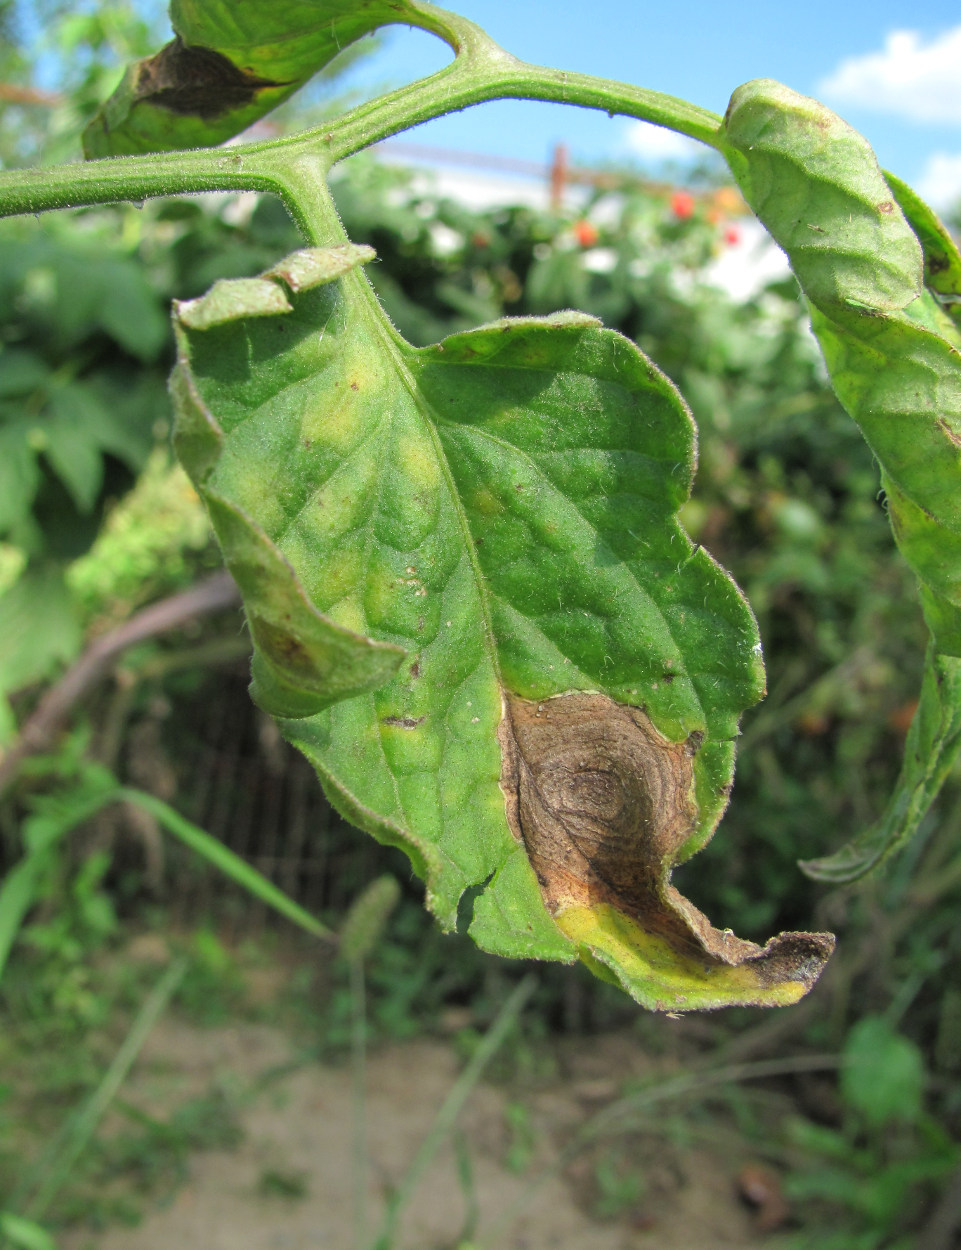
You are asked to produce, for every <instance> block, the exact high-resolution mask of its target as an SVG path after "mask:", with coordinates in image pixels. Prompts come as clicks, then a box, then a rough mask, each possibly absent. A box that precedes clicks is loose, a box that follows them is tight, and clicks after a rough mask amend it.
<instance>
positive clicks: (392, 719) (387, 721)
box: [380, 716, 427, 729]
mask: <svg viewBox="0 0 961 1250" xmlns="http://www.w3.org/2000/svg"><path fill="white" fill-rule="evenodd" d="M426 719H427V717H426V716H383V717H381V721H380V723H381V724H382V725H395V726H396V727H397V728H398V729H416V728H417V726H418V725H423V723H424V721H425V720H426Z"/></svg>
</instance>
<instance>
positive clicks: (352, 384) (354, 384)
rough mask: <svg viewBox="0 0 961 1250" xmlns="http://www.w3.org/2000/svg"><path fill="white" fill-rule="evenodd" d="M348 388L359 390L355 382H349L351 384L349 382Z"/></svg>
mask: <svg viewBox="0 0 961 1250" xmlns="http://www.w3.org/2000/svg"><path fill="white" fill-rule="evenodd" d="M350 389H351V390H352V391H359V390H360V387H359V386H358V385H357V383H356V382H351V384H350Z"/></svg>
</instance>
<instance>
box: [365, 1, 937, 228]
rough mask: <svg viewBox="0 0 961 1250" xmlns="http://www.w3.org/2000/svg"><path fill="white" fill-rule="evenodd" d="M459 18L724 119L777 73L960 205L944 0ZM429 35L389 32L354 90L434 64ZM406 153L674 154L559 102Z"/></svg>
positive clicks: (625, 125) (534, 54)
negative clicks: (743, 94)
mask: <svg viewBox="0 0 961 1250" xmlns="http://www.w3.org/2000/svg"><path fill="white" fill-rule="evenodd" d="M456 7H457V9H458V11H459V12H461V13H463V14H464V15H465V16H466V17H470V18H471V19H473V20H474V21H476V22H478V23H479V24H481V25H483V26H484V27H485V29H487V31H488V32H489V33H490V34H491V35H492V36H493V37H494V38H495V39H497V40H498V41H499V42H500V43H502V44H503V45H504V46H505V47H506V48H507V49H508V50H509V51H511V52H513V53H514V54H515V55H518V56H521V57H523V58H525V59H527V60H531V61H538V62H540V63H542V64H547V65H554V66H556V67H559V68H565V69H574V70H580V71H582V72H585V73H592V74H599V75H602V76H604V77H607V78H619V79H623V80H626V81H628V82H633V83H637V84H639V85H642V86H645V87H652V88H655V89H657V90H660V91H667V92H669V93H670V94H672V95H678V96H682V97H684V98H686V99H689V100H691V101H693V102H694V103H696V104H700V105H702V106H704V107H705V108H709V109H712V110H714V111H715V112H718V113H723V111H724V109H725V107H726V105H727V101H728V98H729V96H730V93H731V91H732V90H733V88H734V87H736V86H737V85H738V84H740V83H742V82H745V81H747V80H748V79H751V78H758V77H767V78H777V79H780V80H781V81H782V82H784V83H787V84H788V85H789V86H791V87H793V88H795V89H796V90H798V91H801V92H803V93H805V94H807V95H816V96H818V97H819V98H820V99H822V100H824V101H825V103H827V104H829V105H830V106H831V107H833V108H834V109H835V110H836V111H837V112H839V113H841V115H842V116H844V117H845V118H846V119H847V120H848V121H849V122H851V124H852V125H854V126H856V127H857V128H858V129H859V130H861V131H862V133H863V134H865V135H866V136H867V137H868V139H869V140H870V141H871V142H872V144H873V145H874V148H875V150H876V151H877V153H878V157H879V159H880V161H881V163H882V165H883V166H885V167H886V168H889V169H891V170H893V171H894V172H895V173H897V174H899V175H900V176H901V177H903V178H905V179H907V181H909V182H911V183H913V184H914V185H916V186H918V189H919V190H921V191H922V192H923V193H926V194H927V195H928V196H929V197H930V198H932V199H939V200H940V201H941V203H942V205H943V204H947V203H950V202H951V201H952V199H954V198H961V9H959V7H958V5H957V3H949V2H948V0H925V2H924V3H922V4H915V5H912V6H908V5H905V4H903V3H895V2H894V0H872V2H871V3H870V4H869V3H867V0H805V3H804V4H793V5H772V4H770V3H764V4H761V3H756V2H755V0H742V2H741V3H740V4H738V5H736V6H730V7H728V6H720V5H718V4H716V3H709V2H708V0H687V2H686V3H684V4H683V5H677V4H675V5H653V4H652V5H650V6H648V5H644V4H641V3H639V2H638V0H579V2H578V3H574V2H573V0H460V2H459V3H458V4H457V5H456ZM448 56H449V54H448V53H447V50H446V49H445V48H444V46H443V45H442V44H441V43H440V42H439V41H437V40H436V39H433V38H432V37H431V36H429V35H426V34H424V33H423V32H420V31H409V30H407V29H406V28H392V29H391V31H389V32H388V33H387V34H386V35H385V37H384V44H383V47H382V48H381V50H380V51H379V52H378V53H377V54H376V55H375V56H374V57H372V58H371V59H370V60H369V61H366V62H364V63H363V65H362V67H361V68H360V69H359V70H358V71H357V72H356V73H355V75H354V77H353V78H352V80H351V81H352V83H353V84H355V85H365V84H366V85H368V86H370V85H374V84H376V85H377V86H383V85H386V84H392V85H399V84H400V83H401V82H404V81H408V80H410V79H411V78H414V77H419V76H421V75H423V74H425V73H429V72H431V71H432V70H434V69H437V68H440V66H441V65H443V64H444V63H445V61H446V60H447V59H448ZM408 137H409V138H410V139H411V140H414V141H416V142H418V143H424V144H434V145H439V146H445V147H454V148H461V149H465V150H467V151H472V152H483V153H496V154H498V155H502V156H511V157H517V158H522V159H526V160H532V161H545V160H547V159H549V157H550V153H551V150H552V148H553V146H554V144H555V143H558V142H564V143H566V144H567V145H568V146H569V148H570V150H571V154H572V158H573V159H574V160H575V161H576V162H579V163H589V164H593V163H607V162H610V161H616V160H618V159H624V158H633V159H635V160H642V161H646V163H647V164H648V165H651V166H652V167H653V168H656V166H657V159H658V155H659V154H660V155H667V156H675V157H677V158H678V159H681V158H682V157H683V155H684V151H683V148H680V147H679V148H677V149H676V150H674V149H673V148H672V147H671V145H670V144H668V145H665V144H664V143H663V142H662V143H660V144H658V143H657V142H656V137H655V141H654V142H653V143H652V141H651V136H650V132H649V129H648V130H647V131H645V130H643V129H640V130H639V129H638V128H637V126H636V125H635V124H634V123H632V122H630V121H628V120H626V119H623V118H615V119H613V120H612V119H609V118H608V117H607V116H606V114H599V113H595V112H592V111H590V110H585V109H574V108H567V107H565V106H562V105H548V104H534V103H516V102H513V101H504V102H497V103H493V104H487V105H481V106H478V107H477V108H474V109H470V110H467V111H466V112H464V113H461V114H457V115H454V116H451V117H448V118H443V119H440V120H438V121H436V122H431V123H428V124H427V125H425V126H421V127H418V129H417V130H416V131H413V132H411V133H410V134H409V136H408Z"/></svg>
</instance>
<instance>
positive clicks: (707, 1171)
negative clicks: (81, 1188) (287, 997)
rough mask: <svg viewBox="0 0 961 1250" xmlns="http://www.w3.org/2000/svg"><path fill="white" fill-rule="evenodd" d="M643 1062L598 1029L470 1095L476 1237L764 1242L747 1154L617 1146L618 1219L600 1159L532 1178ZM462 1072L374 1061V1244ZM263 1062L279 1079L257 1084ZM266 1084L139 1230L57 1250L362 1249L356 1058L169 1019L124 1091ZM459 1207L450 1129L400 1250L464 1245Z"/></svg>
mask: <svg viewBox="0 0 961 1250" xmlns="http://www.w3.org/2000/svg"><path fill="white" fill-rule="evenodd" d="M285 1065H290V1066H289V1067H288V1068H287V1069H286V1071H285ZM645 1066H647V1065H646V1064H645V1060H644V1056H643V1054H642V1053H640V1044H639V1042H638V1040H637V1038H636V1037H631V1036H625V1035H622V1034H615V1035H607V1036H601V1037H592V1038H590V1039H587V1040H582V1041H580V1042H578V1043H577V1044H576V1045H575V1046H573V1047H572V1048H571V1050H570V1052H569V1054H567V1055H566V1057H565V1062H564V1065H563V1068H564V1071H563V1075H562V1076H561V1077H560V1078H559V1079H558V1080H556V1081H551V1082H548V1083H543V1084H541V1083H537V1084H536V1087H534V1088H531V1089H530V1090H528V1091H522V1092H519V1091H517V1090H516V1089H507V1088H502V1087H499V1086H496V1085H492V1084H481V1085H480V1086H478V1087H477V1088H476V1089H475V1090H474V1091H473V1093H472V1095H471V1097H470V1099H469V1101H468V1103H467V1105H466V1107H465V1109H464V1111H463V1112H462V1114H461V1117H460V1120H459V1131H460V1133H461V1134H462V1140H463V1141H465V1142H466V1143H467V1144H468V1149H469V1153H470V1160H471V1171H472V1189H473V1200H474V1202H475V1203H476V1208H477V1210H478V1212H479V1219H478V1223H477V1226H476V1228H475V1229H474V1230H473V1232H472V1235H471V1240H470V1245H471V1246H472V1247H473V1246H481V1245H482V1246H484V1247H485V1250H487V1247H490V1250H585V1248H586V1247H589V1248H590V1250H713V1248H722V1247H723V1248H727V1247H737V1248H739V1250H755V1248H760V1247H766V1248H768V1250H770V1247H772V1246H773V1244H774V1242H773V1241H772V1238H771V1237H770V1236H769V1235H767V1236H765V1235H762V1234H761V1233H760V1232H759V1231H758V1229H757V1227H756V1224H755V1217H754V1215H753V1214H752V1212H750V1211H749V1210H748V1209H747V1208H746V1207H745V1206H743V1204H742V1203H741V1201H740V1200H739V1198H738V1196H737V1192H736V1177H737V1173H738V1171H739V1170H740V1168H741V1167H742V1166H743V1165H744V1162H745V1158H744V1156H743V1154H741V1153H739V1152H738V1151H737V1150H734V1151H733V1152H728V1153H726V1154H725V1153H723V1152H722V1150H720V1149H718V1148H714V1149H712V1150H710V1151H708V1150H706V1149H702V1148H691V1149H688V1150H678V1149H677V1148H676V1146H671V1147H668V1146H666V1145H665V1143H664V1142H663V1141H662V1142H661V1143H660V1145H658V1141H657V1138H656V1136H655V1137H652V1138H651V1139H650V1142H653V1143H654V1145H653V1148H651V1147H650V1142H649V1147H648V1148H647V1149H641V1150H640V1152H639V1155H638V1157H637V1158H635V1159H631V1158H630V1150H631V1147H630V1144H629V1143H627V1142H625V1141H624V1139H621V1146H620V1149H621V1150H622V1151H626V1152H627V1153H626V1155H625V1156H624V1157H623V1158H622V1159H621V1160H620V1162H619V1164H618V1166H619V1167H620V1166H622V1165H623V1167H622V1170H623V1171H624V1172H625V1173H626V1172H631V1171H633V1172H634V1173H635V1174H636V1176H637V1177H638V1178H639V1186H640V1187H642V1189H643V1193H640V1192H639V1193H638V1194H637V1195H636V1197H634V1198H633V1199H632V1196H631V1194H630V1192H628V1194H627V1198H626V1199H625V1200H623V1201H622V1202H621V1203H620V1204H617V1203H615V1206H618V1205H619V1206H620V1209H618V1210H616V1211H615V1213H614V1214H615V1215H616V1218H613V1219H609V1220H599V1219H598V1218H595V1215H594V1214H592V1210H591V1208H592V1205H593V1208H594V1212H595V1213H596V1209H597V1201H598V1197H597V1186H596V1166H595V1164H594V1163H593V1162H590V1161H589V1160H588V1159H586V1158H584V1157H580V1158H575V1159H574V1160H573V1162H572V1163H569V1164H568V1166H566V1167H564V1168H559V1169H558V1170H556V1171H555V1173H554V1174H553V1175H549V1176H548V1177H547V1179H546V1180H544V1181H543V1183H542V1184H541V1185H540V1186H539V1187H538V1188H536V1189H534V1188H533V1187H532V1180H533V1178H534V1177H535V1176H537V1175H539V1174H540V1173H541V1172H542V1171H543V1170H544V1169H545V1168H549V1166H550V1165H551V1163H556V1162H557V1160H558V1157H559V1154H560V1152H561V1151H562V1150H563V1149H564V1145H565V1143H566V1142H569V1141H570V1137H571V1133H572V1131H573V1130H574V1128H575V1127H576V1126H577V1125H578V1124H580V1123H582V1122H583V1121H584V1119H585V1117H586V1115H587V1114H589V1113H590V1112H592V1111H595V1110H597V1108H598V1107H599V1106H602V1105H604V1103H605V1102H606V1101H609V1100H611V1099H612V1098H614V1097H616V1096H617V1093H618V1091H619V1090H620V1088H621V1087H622V1083H623V1081H624V1080H625V1079H628V1078H629V1077H631V1076H632V1075H635V1076H636V1075H637V1074H638V1072H640V1071H643V1070H644V1069H645ZM460 1067H461V1061H460V1060H459V1058H458V1056H457V1053H456V1050H455V1047H454V1045H452V1044H451V1043H449V1042H446V1041H444V1040H439V1039H426V1040H425V1039H421V1040H415V1041H410V1042H406V1043H401V1044H390V1045H385V1046H382V1047H380V1048H376V1049H374V1050H373V1052H372V1053H371V1054H370V1056H369V1060H368V1068H367V1093H366V1113H365V1123H366V1134H367V1143H368V1150H369V1184H368V1211H367V1223H368V1240H369V1239H370V1238H372V1236H373V1233H374V1232H375V1231H376V1228H377V1222H378V1218H379V1215H380V1213H381V1212H382V1210H383V1201H384V1196H385V1194H388V1193H389V1192H391V1190H392V1189H393V1187H395V1186H396V1185H397V1184H398V1182H399V1181H400V1180H401V1178H402V1177H403V1175H404V1172H405V1169H406V1167H407V1165H408V1164H409V1162H410V1160H411V1158H412V1156H413V1154H414V1152H415V1150H416V1149H417V1147H418V1146H419V1144H420V1143H421V1142H422V1141H423V1139H424V1137H425V1136H426V1134H427V1132H428V1130H429V1129H430V1126H431V1123H432V1120H433V1117H434V1115H435V1113H436V1111H437V1109H438V1107H439V1106H440V1104H441V1103H442V1101H443V1099H444V1097H445V1096H446V1094H447V1093H448V1091H449V1090H450V1088H451V1085H452V1083H453V1081H454V1080H455V1078H456V1076H457V1074H458V1071H459V1070H460ZM647 1070H648V1072H650V1068H649V1067H648V1068H647ZM268 1072H272V1073H274V1074H275V1075H274V1076H273V1077H272V1078H271V1079H270V1080H268V1081H266V1082H263V1081H261V1078H262V1077H263V1075H264V1074H265V1073H268ZM278 1073H280V1074H279V1075H277V1074H278ZM258 1082H259V1083H260V1084H259V1092H257V1093H256V1094H254V1095H251V1096H250V1097H248V1098H244V1099H241V1110H240V1113H239V1115H240V1123H241V1126H242V1130H243V1137H242V1140H241V1142H240V1144H239V1145H238V1146H237V1147H236V1148H234V1149H231V1150H216V1151H205V1152H202V1153H198V1154H196V1155H194V1156H193V1157H192V1158H191V1160H190V1166H189V1178H188V1180H187V1182H186V1184H184V1185H183V1186H181V1187H180V1188H179V1189H177V1190H176V1192H175V1193H174V1194H173V1195H172V1196H171V1197H168V1199H167V1201H166V1203H165V1204H164V1205H158V1204H157V1203H156V1201H154V1202H153V1203H152V1204H151V1203H150V1202H146V1203H143V1204H142V1206H141V1210H142V1220H141V1222H140V1224H139V1226H138V1227H136V1228H113V1229H111V1230H108V1231H106V1232H101V1233H97V1234H96V1235H92V1234H91V1233H90V1232H86V1233H84V1232H79V1231H74V1232H71V1233H69V1234H66V1235H63V1236H62V1237H61V1239H60V1242H59V1244H60V1245H61V1246H62V1248H63V1250H94V1247H96V1250H356V1247H357V1245H358V1241H357V1238H356V1235H355V1224H354V1210H353V1208H354V1164H353V1146H352V1132H353V1127H352V1126H353V1117H354V1103H353V1101H352V1088H351V1073H350V1068H349V1066H347V1065H333V1064H326V1063H319V1062H316V1061H312V1062H308V1063H305V1062H303V1061H302V1060H301V1061H299V1062H297V1061H293V1043H292V1040H291V1038H290V1036H289V1035H288V1033H287V1032H286V1031H284V1030H282V1029H280V1028H278V1027H274V1026H273V1025H266V1024H260V1023H243V1022H240V1023H236V1024H232V1025H230V1026H229V1027H217V1028H201V1027H197V1026H196V1025H193V1024H191V1023H188V1022H186V1021H184V1020H182V1019H178V1018H177V1017H176V1016H175V1015H173V1014H171V1015H169V1016H168V1017H167V1018H165V1019H164V1020H163V1021H161V1023H160V1024H159V1025H158V1027H157V1028H156V1029H155V1031H154V1032H153V1034H152V1035H151V1037H150V1039H149V1041H148V1042H147V1044H146V1046H145V1048H144V1050H143V1052H142V1053H141V1056H140V1059H139V1060H138V1063H137V1065H136V1068H135V1070H134V1071H133V1073H132V1074H131V1076H130V1078H129V1080H128V1082H127V1084H126V1086H125V1088H124V1098H125V1100H126V1101H127V1102H128V1103H132V1104H134V1105H138V1106H140V1107H141V1108H143V1109H144V1110H146V1111H149V1112H151V1113H155V1114H162V1113H163V1110H164V1108H169V1107H170V1106H171V1105H173V1104H176V1103H179V1102H181V1101H182V1100H184V1099H185V1098H189V1097H191V1096H197V1095H199V1094H200V1093H202V1092H203V1091H204V1090H209V1089H210V1088H211V1085H212V1083H214V1084H216V1085H219V1086H220V1087H221V1088H226V1087H230V1088H233V1089H234V1090H235V1091H236V1090H237V1089H246V1090H253V1089H256V1088H257V1087H258ZM518 1103H520V1104H521V1105H522V1106H523V1108H524V1111H523V1124H524V1136H525V1140H526V1143H527V1146H526V1148H525V1150H524V1152H523V1155H524V1157H522V1158H520V1159H519V1160H518V1158H517V1157H516V1154H515V1156H514V1157H513V1158H512V1154H511V1142H512V1130H511V1107H513V1106H516V1105H517V1104H518ZM108 1127H109V1126H108V1125H105V1129H106V1128H108ZM514 1136H515V1137H516V1133H515V1134H514ZM278 1177H279V1178H287V1181H286V1185H284V1184H281V1185H280V1186H279V1188H278V1185H277V1183H276V1178H278ZM270 1178H273V1183H271V1180H270ZM285 1187H286V1189H287V1191H288V1192H286V1193H284V1192H283V1190H284V1188H285ZM525 1195H526V1196H527V1199H528V1200H527V1203H526V1205H525V1206H524V1207H523V1209H522V1210H521V1211H520V1212H519V1214H518V1215H517V1216H516V1218H514V1219H513V1220H512V1221H511V1222H510V1224H509V1227H506V1228H505V1227H501V1228H500V1229H498V1227H497V1221H498V1219H500V1218H502V1217H503V1215H504V1213H505V1212H507V1210H508V1208H510V1206H511V1204H512V1203H514V1202H515V1201H517V1200H518V1199H520V1198H521V1197H523V1196H525ZM465 1213H466V1202H465V1193H464V1187H463V1185H462V1183H461V1181H460V1180H459V1179H458V1164H457V1152H456V1151H455V1149H454V1147H453V1145H452V1144H451V1141H450V1139H448V1141H446V1142H445V1143H444V1145H443V1147H442V1148H441V1150H440V1152H439V1153H438V1155H437V1157H436V1159H435V1161H434V1163H433V1164H432V1165H431V1167H430V1168H429V1170H428V1171H427V1173H426V1174H425V1176H424V1178H423V1180H422V1182H421V1184H420V1185H419V1187H418V1190H417V1193H416V1196H415V1198H414V1201H413V1202H412V1203H411V1204H410V1206H409V1208H408V1210H407V1213H406V1215H405V1218H404V1219H403V1222H402V1227H401V1235H400V1237H399V1240H398V1241H397V1243H396V1250H453V1248H454V1247H458V1246H460V1245H462V1244H464V1245H466V1243H463V1242H462V1240H461V1239H462V1237H463V1231H464V1227H465Z"/></svg>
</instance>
